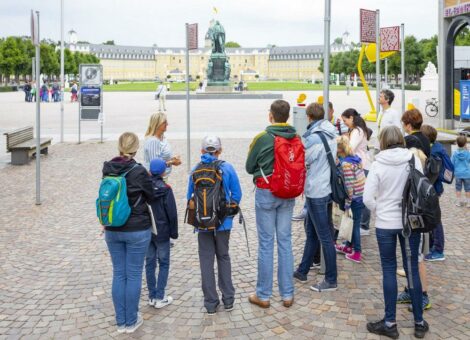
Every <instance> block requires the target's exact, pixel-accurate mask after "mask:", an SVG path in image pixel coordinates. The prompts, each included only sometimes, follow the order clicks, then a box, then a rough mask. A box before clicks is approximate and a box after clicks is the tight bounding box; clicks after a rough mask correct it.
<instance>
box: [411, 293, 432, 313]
mask: <svg viewBox="0 0 470 340" xmlns="http://www.w3.org/2000/svg"><path fill="white" fill-rule="evenodd" d="M410 303H411V301H410ZM431 306H432V305H431V300H430V299H429V296H428V295H423V311H425V310H428V309H431ZM408 311H410V312H413V306H412V305H409V306H408Z"/></svg>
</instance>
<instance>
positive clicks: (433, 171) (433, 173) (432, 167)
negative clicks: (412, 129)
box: [411, 135, 442, 184]
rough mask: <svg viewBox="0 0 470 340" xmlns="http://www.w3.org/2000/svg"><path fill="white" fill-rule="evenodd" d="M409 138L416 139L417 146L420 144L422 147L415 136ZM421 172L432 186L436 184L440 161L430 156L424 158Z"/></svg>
mask: <svg viewBox="0 0 470 340" xmlns="http://www.w3.org/2000/svg"><path fill="white" fill-rule="evenodd" d="M411 136H412V137H413V138H414V139H416V140H417V141H418V142H419V144H421V147H423V143H422V142H421V139H419V138H418V137H416V136H415V135H411ZM423 171H424V175H425V176H426V177H427V178H429V180H430V181H431V183H432V184H434V183H436V181H437V179H438V178H439V175H440V174H441V171H442V159H441V158H440V157H438V156H436V155H433V154H431V155H430V156H429V157H427V158H426V162H425V163H424V169H423Z"/></svg>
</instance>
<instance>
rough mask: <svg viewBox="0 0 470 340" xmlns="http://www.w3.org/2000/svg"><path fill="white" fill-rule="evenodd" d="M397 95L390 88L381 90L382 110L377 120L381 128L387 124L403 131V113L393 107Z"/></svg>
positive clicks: (380, 101)
mask: <svg viewBox="0 0 470 340" xmlns="http://www.w3.org/2000/svg"><path fill="white" fill-rule="evenodd" d="M394 99H395V95H394V94H393V92H392V91H390V90H382V91H380V97H379V104H380V106H382V112H381V113H380V115H379V116H378V119H377V122H378V124H377V125H378V127H379V133H380V130H381V129H383V128H385V127H386V126H390V125H394V126H396V127H397V128H399V129H400V131H402V126H401V113H400V112H398V111H397V110H395V109H394V108H392V107H391V105H392V103H393V100H394Z"/></svg>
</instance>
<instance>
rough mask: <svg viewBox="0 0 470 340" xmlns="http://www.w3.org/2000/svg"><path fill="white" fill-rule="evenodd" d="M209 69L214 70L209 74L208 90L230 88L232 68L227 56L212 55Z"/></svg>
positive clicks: (220, 54)
mask: <svg viewBox="0 0 470 340" xmlns="http://www.w3.org/2000/svg"><path fill="white" fill-rule="evenodd" d="M209 65H211V66H209V69H212V72H211V73H210V74H208V79H207V88H206V92H207V91H208V88H209V87H212V86H228V85H230V82H229V80H228V78H229V77H230V66H227V65H229V63H228V59H227V56H226V55H225V54H222V53H212V55H211V58H210V61H209Z"/></svg>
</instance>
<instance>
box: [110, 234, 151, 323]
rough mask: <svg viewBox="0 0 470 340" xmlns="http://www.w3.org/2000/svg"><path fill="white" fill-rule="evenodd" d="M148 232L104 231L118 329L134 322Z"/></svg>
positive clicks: (148, 237)
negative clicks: (111, 269) (110, 268)
mask: <svg viewBox="0 0 470 340" xmlns="http://www.w3.org/2000/svg"><path fill="white" fill-rule="evenodd" d="M150 233H151V231H150V228H149V229H147V230H143V231H133V232H122V231H108V230H106V234H105V239H106V244H107V245H108V249H109V253H110V254H111V261H112V263H113V288H112V295H113V304H114V310H115V312H116V324H117V325H118V326H124V325H125V326H132V325H134V324H135V323H136V321H137V312H138V310H139V300H140V289H141V287H142V269H143V267H144V258H145V253H146V252H147V249H148V245H149V241H150Z"/></svg>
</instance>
